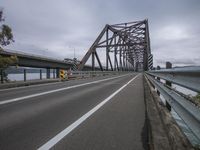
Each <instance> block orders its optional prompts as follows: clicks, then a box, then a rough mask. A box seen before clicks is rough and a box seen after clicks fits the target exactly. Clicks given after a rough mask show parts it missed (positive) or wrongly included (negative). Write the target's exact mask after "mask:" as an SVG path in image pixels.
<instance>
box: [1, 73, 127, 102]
mask: <svg viewBox="0 0 200 150" xmlns="http://www.w3.org/2000/svg"><path fill="white" fill-rule="evenodd" d="M125 75H126V74H125ZM120 76H123V75H120ZM116 77H119V75H111V76H100V77H95V78H88V79H81V80H73V81H66V82H58V83H50V84H45V85H36V86H34V85H33V86H27V87H23V88H19V89H17V88H13V89H6V90H2V91H1V90H0V102H1V101H4V100H8V99H14V98H18V97H23V96H29V95H32V94H37V93H42V92H47V91H51V90H57V89H61V88H66V87H69V86H75V85H79V84H85V83H89V82H95V81H98V80H104V79H107V78H116Z"/></svg>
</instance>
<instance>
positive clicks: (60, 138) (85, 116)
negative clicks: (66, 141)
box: [38, 74, 139, 150]
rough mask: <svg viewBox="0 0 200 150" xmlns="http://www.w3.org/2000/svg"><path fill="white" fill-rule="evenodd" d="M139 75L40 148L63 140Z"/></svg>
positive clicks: (41, 149) (48, 146)
mask: <svg viewBox="0 0 200 150" xmlns="http://www.w3.org/2000/svg"><path fill="white" fill-rule="evenodd" d="M138 76H139V74H138V75H137V76H135V77H134V78H132V79H131V80H130V81H128V82H127V83H126V84H124V85H123V86H122V87H121V88H119V89H118V90H117V91H115V92H114V93H112V94H111V95H110V96H109V97H107V98H106V99H104V100H103V101H102V102H101V103H99V104H98V105H97V106H95V107H94V108H93V109H91V110H90V111H88V112H87V113H86V114H84V115H83V116H82V117H80V118H79V119H78V120H76V121H75V122H74V123H72V124H71V125H70V126H68V127H67V128H65V129H64V130H63V131H61V132H60V133H58V134H57V135H56V136H55V137H53V138H52V139H50V140H49V141H48V142H47V143H45V144H44V145H42V146H41V147H39V148H38V150H48V149H50V148H52V147H53V146H54V145H56V144H57V143H58V142H59V141H60V140H62V139H63V138H64V137H65V136H66V135H68V134H69V133H70V132H71V131H73V130H74V129H75V128H76V127H78V126H79V125H80V124H81V123H82V122H84V121H85V120H86V119H87V118H88V117H90V116H91V115H92V114H93V113H95V112H96V111H97V110H98V109H99V108H101V107H102V106H103V105H104V104H106V103H107V102H108V101H109V100H111V99H112V98H113V97H114V96H115V95H116V94H117V93H119V92H120V91H121V90H122V89H124V88H125V87H126V86H127V85H128V84H129V83H131V82H132V81H133V80H135V79H136V78H137V77H138Z"/></svg>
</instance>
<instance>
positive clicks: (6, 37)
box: [0, 9, 18, 80]
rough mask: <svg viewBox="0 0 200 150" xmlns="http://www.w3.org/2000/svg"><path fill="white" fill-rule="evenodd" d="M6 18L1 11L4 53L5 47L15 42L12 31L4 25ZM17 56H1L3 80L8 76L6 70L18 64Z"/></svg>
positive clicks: (1, 35) (0, 28)
mask: <svg viewBox="0 0 200 150" xmlns="http://www.w3.org/2000/svg"><path fill="white" fill-rule="evenodd" d="M4 21H5V18H4V16H3V9H0V51H3V50H4V49H3V47H4V46H7V45H9V44H10V43H12V42H14V39H13V34H12V29H11V28H10V27H9V26H8V25H6V24H4ZM17 61H18V60H17V57H16V56H10V57H3V56H1V55H0V76H1V80H4V79H6V74H5V72H4V70H5V69H6V68H8V67H9V66H10V65H13V64H16V63H17Z"/></svg>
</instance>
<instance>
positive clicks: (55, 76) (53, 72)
mask: <svg viewBox="0 0 200 150" xmlns="http://www.w3.org/2000/svg"><path fill="white" fill-rule="evenodd" d="M53 78H54V79H55V78H56V76H55V69H53Z"/></svg>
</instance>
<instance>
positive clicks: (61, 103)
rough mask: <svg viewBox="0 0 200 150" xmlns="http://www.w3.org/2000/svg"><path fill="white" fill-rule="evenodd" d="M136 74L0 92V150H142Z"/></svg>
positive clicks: (140, 103)
mask: <svg viewBox="0 0 200 150" xmlns="http://www.w3.org/2000/svg"><path fill="white" fill-rule="evenodd" d="M145 126H146V123H145V104H144V89H143V76H142V74H136V73H135V74H134V73H132V74H123V75H115V76H104V77H95V78H90V79H82V80H74V81H67V82H62V83H50V84H45V85H36V86H29V87H21V88H13V89H7V90H0V150H32V149H39V150H43V149H56V150H57V149H58V150H112V149H113V150H134V149H135V150H143V149H146V147H147V143H146V134H147V131H146V128H145Z"/></svg>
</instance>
